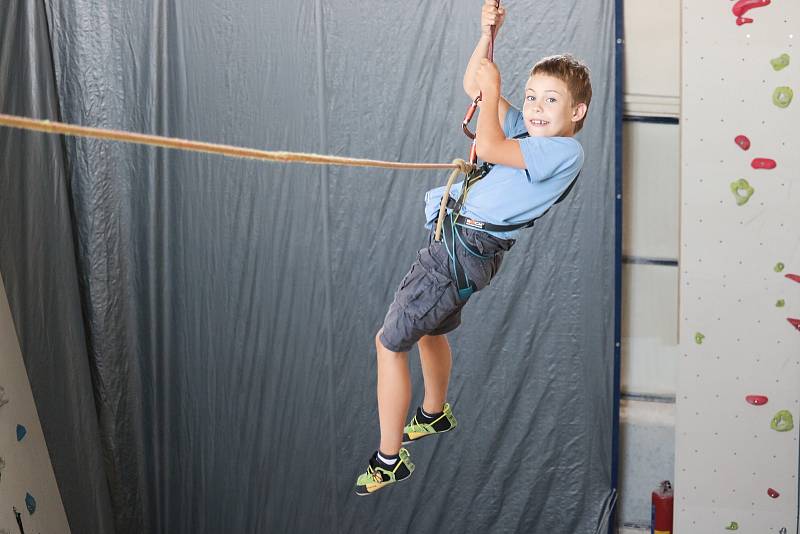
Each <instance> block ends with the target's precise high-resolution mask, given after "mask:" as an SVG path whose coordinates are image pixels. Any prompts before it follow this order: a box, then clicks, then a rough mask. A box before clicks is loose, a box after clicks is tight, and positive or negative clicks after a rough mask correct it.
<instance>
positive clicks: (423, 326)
mask: <svg viewBox="0 0 800 534" xmlns="http://www.w3.org/2000/svg"><path fill="white" fill-rule="evenodd" d="M461 232H462V236H463V238H464V240H465V241H466V242H467V243H468V244H469V245H470V246H471V247H472V249H473V250H475V251H477V252H479V253H480V254H481V255H484V256H491V257H490V258H486V259H484V258H478V257H477V256H474V255H473V254H471V253H470V252H469V251H467V250H465V249H464V247H463V246H462V245H461V244H460V243H458V244H457V246H456V254H458V258H459V260H460V261H461V265H462V266H463V268H464V271H465V272H466V274H467V276H468V277H469V279H470V280H471V281H472V282H473V283H474V284H475V286H476V291H480V290H481V289H483V288H484V287H486V286H487V285H489V282H490V281H491V279H492V278H493V277H494V275H495V274H497V271H498V270H499V269H500V264H501V263H502V261H503V254H504V253H505V251H507V250H508V249H510V248H511V246H512V245H513V244H514V240H513V239H500V238H497V237H495V236H493V235H491V234H487V233H486V232H482V231H480V230H473V229H472V228H466V227H461ZM454 279H455V275H454V274H453V266H452V261H451V260H450V257H449V256H448V254H447V250H446V248H445V246H444V242H442V241H434V239H433V232H431V234H430V235H429V237H428V246H427V247H425V248H423V249H420V251H419V252H418V253H417V259H416V261H414V263H413V264H411V269H410V270H409V271H408V273H406V275H405V276H404V277H403V280H402V281H401V282H400V287H398V288H397V291H396V292H395V294H394V300H393V301H392V303H391V305H390V306H389V311H388V312H387V313H386V318H385V319H384V320H383V328H382V329H381V333H380V341H381V343H382V344H383V346H384V347H386V348H387V349H389V350H391V351H394V352H408V351H409V350H411V347H413V346H414V344H415V343H416V342H417V341H419V339H420V338H421V337H422V336H426V335H427V336H439V335H442V334H446V333H448V332H451V331H453V330H455V329H456V328H457V327H458V325H460V324H461V309H462V308H463V307H464V305H465V304H466V303H467V300H468V299H467V300H461V299H460V298H459V296H458V287H457V285H456V283H455V282H454Z"/></svg>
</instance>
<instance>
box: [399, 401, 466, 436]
mask: <svg viewBox="0 0 800 534" xmlns="http://www.w3.org/2000/svg"><path fill="white" fill-rule="evenodd" d="M457 426H458V421H456V418H455V417H453V412H452V410H451V409H450V405H449V404H447V403H445V405H444V408H442V414H441V415H440V416H438V417H437V418H436V419H434V420H433V421H431V422H429V423H424V422H423V417H422V411H421V408H417V414H416V415H415V416H414V417H413V418H412V419H411V422H409V423H408V425H406V427H405V428H403V445H407V444H409V443H412V442H414V441H417V440H420V439H422V438H424V437H426V436H433V435H434V434H443V433H444V432H450V431H451V430H453V429H454V428H455V427H457Z"/></svg>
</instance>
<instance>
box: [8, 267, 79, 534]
mask: <svg viewBox="0 0 800 534" xmlns="http://www.w3.org/2000/svg"><path fill="white" fill-rule="evenodd" d="M17 532H19V533H23V532H28V533H31V532H33V533H37V532H41V533H42V534H44V533H56V532H58V533H64V534H69V532H70V528H69V525H68V524H67V516H66V515H65V513H64V506H63V504H62V502H61V495H60V494H59V491H58V486H57V485H56V479H55V477H54V476H53V468H52V466H51V464H50V457H49V456H48V452H47V445H46V444H45V441H44V435H43V434H42V428H41V425H40V424H39V416H38V414H37V412H36V406H35V404H34V402H33V395H32V393H31V386H30V384H29V383H28V376H27V374H26V372H25V365H24V363H23V361H22V354H21V353H20V349H19V343H17V334H16V332H15V331H14V323H13V322H12V320H11V310H10V309H9V307H8V300H7V299H6V292H5V287H4V285H3V281H2V279H0V534H11V533H17Z"/></svg>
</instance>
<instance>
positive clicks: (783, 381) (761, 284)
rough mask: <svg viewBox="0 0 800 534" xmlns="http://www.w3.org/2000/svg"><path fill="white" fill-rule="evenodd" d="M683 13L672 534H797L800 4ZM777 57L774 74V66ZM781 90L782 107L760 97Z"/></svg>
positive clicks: (703, 2) (704, 1) (710, 5)
mask: <svg viewBox="0 0 800 534" xmlns="http://www.w3.org/2000/svg"><path fill="white" fill-rule="evenodd" d="M748 7H751V9H749V10H746V9H747V8H748ZM734 9H745V10H746V12H745V13H740V16H741V17H742V19H739V22H740V23H741V24H737V16H736V15H735V14H734V13H733V10H734ZM682 11H683V13H682V24H683V40H682V99H681V105H682V111H681V127H682V131H681V134H682V139H681V245H680V248H681V255H680V294H681V296H680V353H679V363H678V391H677V417H676V465H675V473H676V480H675V482H676V483H675V488H676V501H675V514H676V516H675V518H676V522H675V532H678V533H702V534H706V533H716V532H720V533H725V532H729V531H733V530H734V529H735V530H736V531H737V532H740V533H758V534H764V533H776V534H778V533H780V532H784V533H786V534H795V533H797V532H798V524H797V517H798V510H797V507H798V456H799V455H800V443H799V442H798V426H800V329H799V328H798V327H796V326H795V325H793V324H792V322H791V320H792V319H800V282H798V281H795V280H793V279H792V278H791V276H787V275H791V274H796V275H798V277H799V278H798V280H800V133H798V125H800V101H798V100H800V2H798V1H797V0H773V1H772V2H770V1H769V0H739V1H728V0H722V1H720V0H716V1H714V2H710V1H708V0H684V1H683V6H682ZM743 19H744V20H743ZM746 19H750V20H751V21H748V20H746ZM782 54H786V56H783V58H784V59H785V58H786V57H787V56H788V58H789V63H788V65H783V64H782V62H781V61H779V60H776V61H775V65H773V64H772V63H771V61H770V60H773V59H776V58H779V57H780V56H781V55H782ZM779 87H788V88H791V89H792V90H793V91H794V93H795V99H794V101H791V102H789V100H788V98H787V93H786V92H784V93H783V96H782V97H781V96H780V93H779V95H778V97H777V102H776V101H774V96H773V95H774V94H775V91H776V88H779ZM778 104H780V105H778ZM787 104H788V105H787ZM739 136H744V137H746V138H747V139H746V140H745V139H744V138H742V137H739ZM737 137H738V138H739V141H738V142H737ZM748 144H749V147H748ZM745 148H747V149H746V150H745ZM768 160H772V161H774V163H775V167H774V168H768V167H771V163H770V161H768ZM739 180H744V181H746V183H745V182H744V181H742V182H739ZM733 183H736V186H732V184H733ZM733 189H736V190H737V191H736V192H735V193H734V191H733ZM751 192H752V195H751V196H748V195H750V193H751ZM750 395H761V396H765V397H766V398H767V402H766V404H763V403H761V404H752V403H749V402H748V400H747V397H748V396H750ZM754 402H757V401H754ZM781 410H788V413H789V414H791V416H792V418H793V422H794V427H793V428H792V429H791V430H786V428H787V422H788V419H787V418H786V417H781V418H779V419H777V420H776V421H775V422H776V423H777V424H776V426H777V427H778V429H780V430H784V431H778V430H775V429H772V428H771V423H772V421H773V418H774V417H775V416H776V414H777V413H778V412H779V411H781ZM734 523H735V524H734ZM726 529H727V530H726ZM781 529H785V530H781Z"/></svg>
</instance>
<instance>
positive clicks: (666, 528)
mask: <svg viewBox="0 0 800 534" xmlns="http://www.w3.org/2000/svg"><path fill="white" fill-rule="evenodd" d="M651 502H652V504H651V507H650V516H651V517H650V534H672V484H670V482H669V480H665V481H663V482H662V483H661V484H659V485H658V487H657V488H656V489H655V491H653V493H652V501H651Z"/></svg>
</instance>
